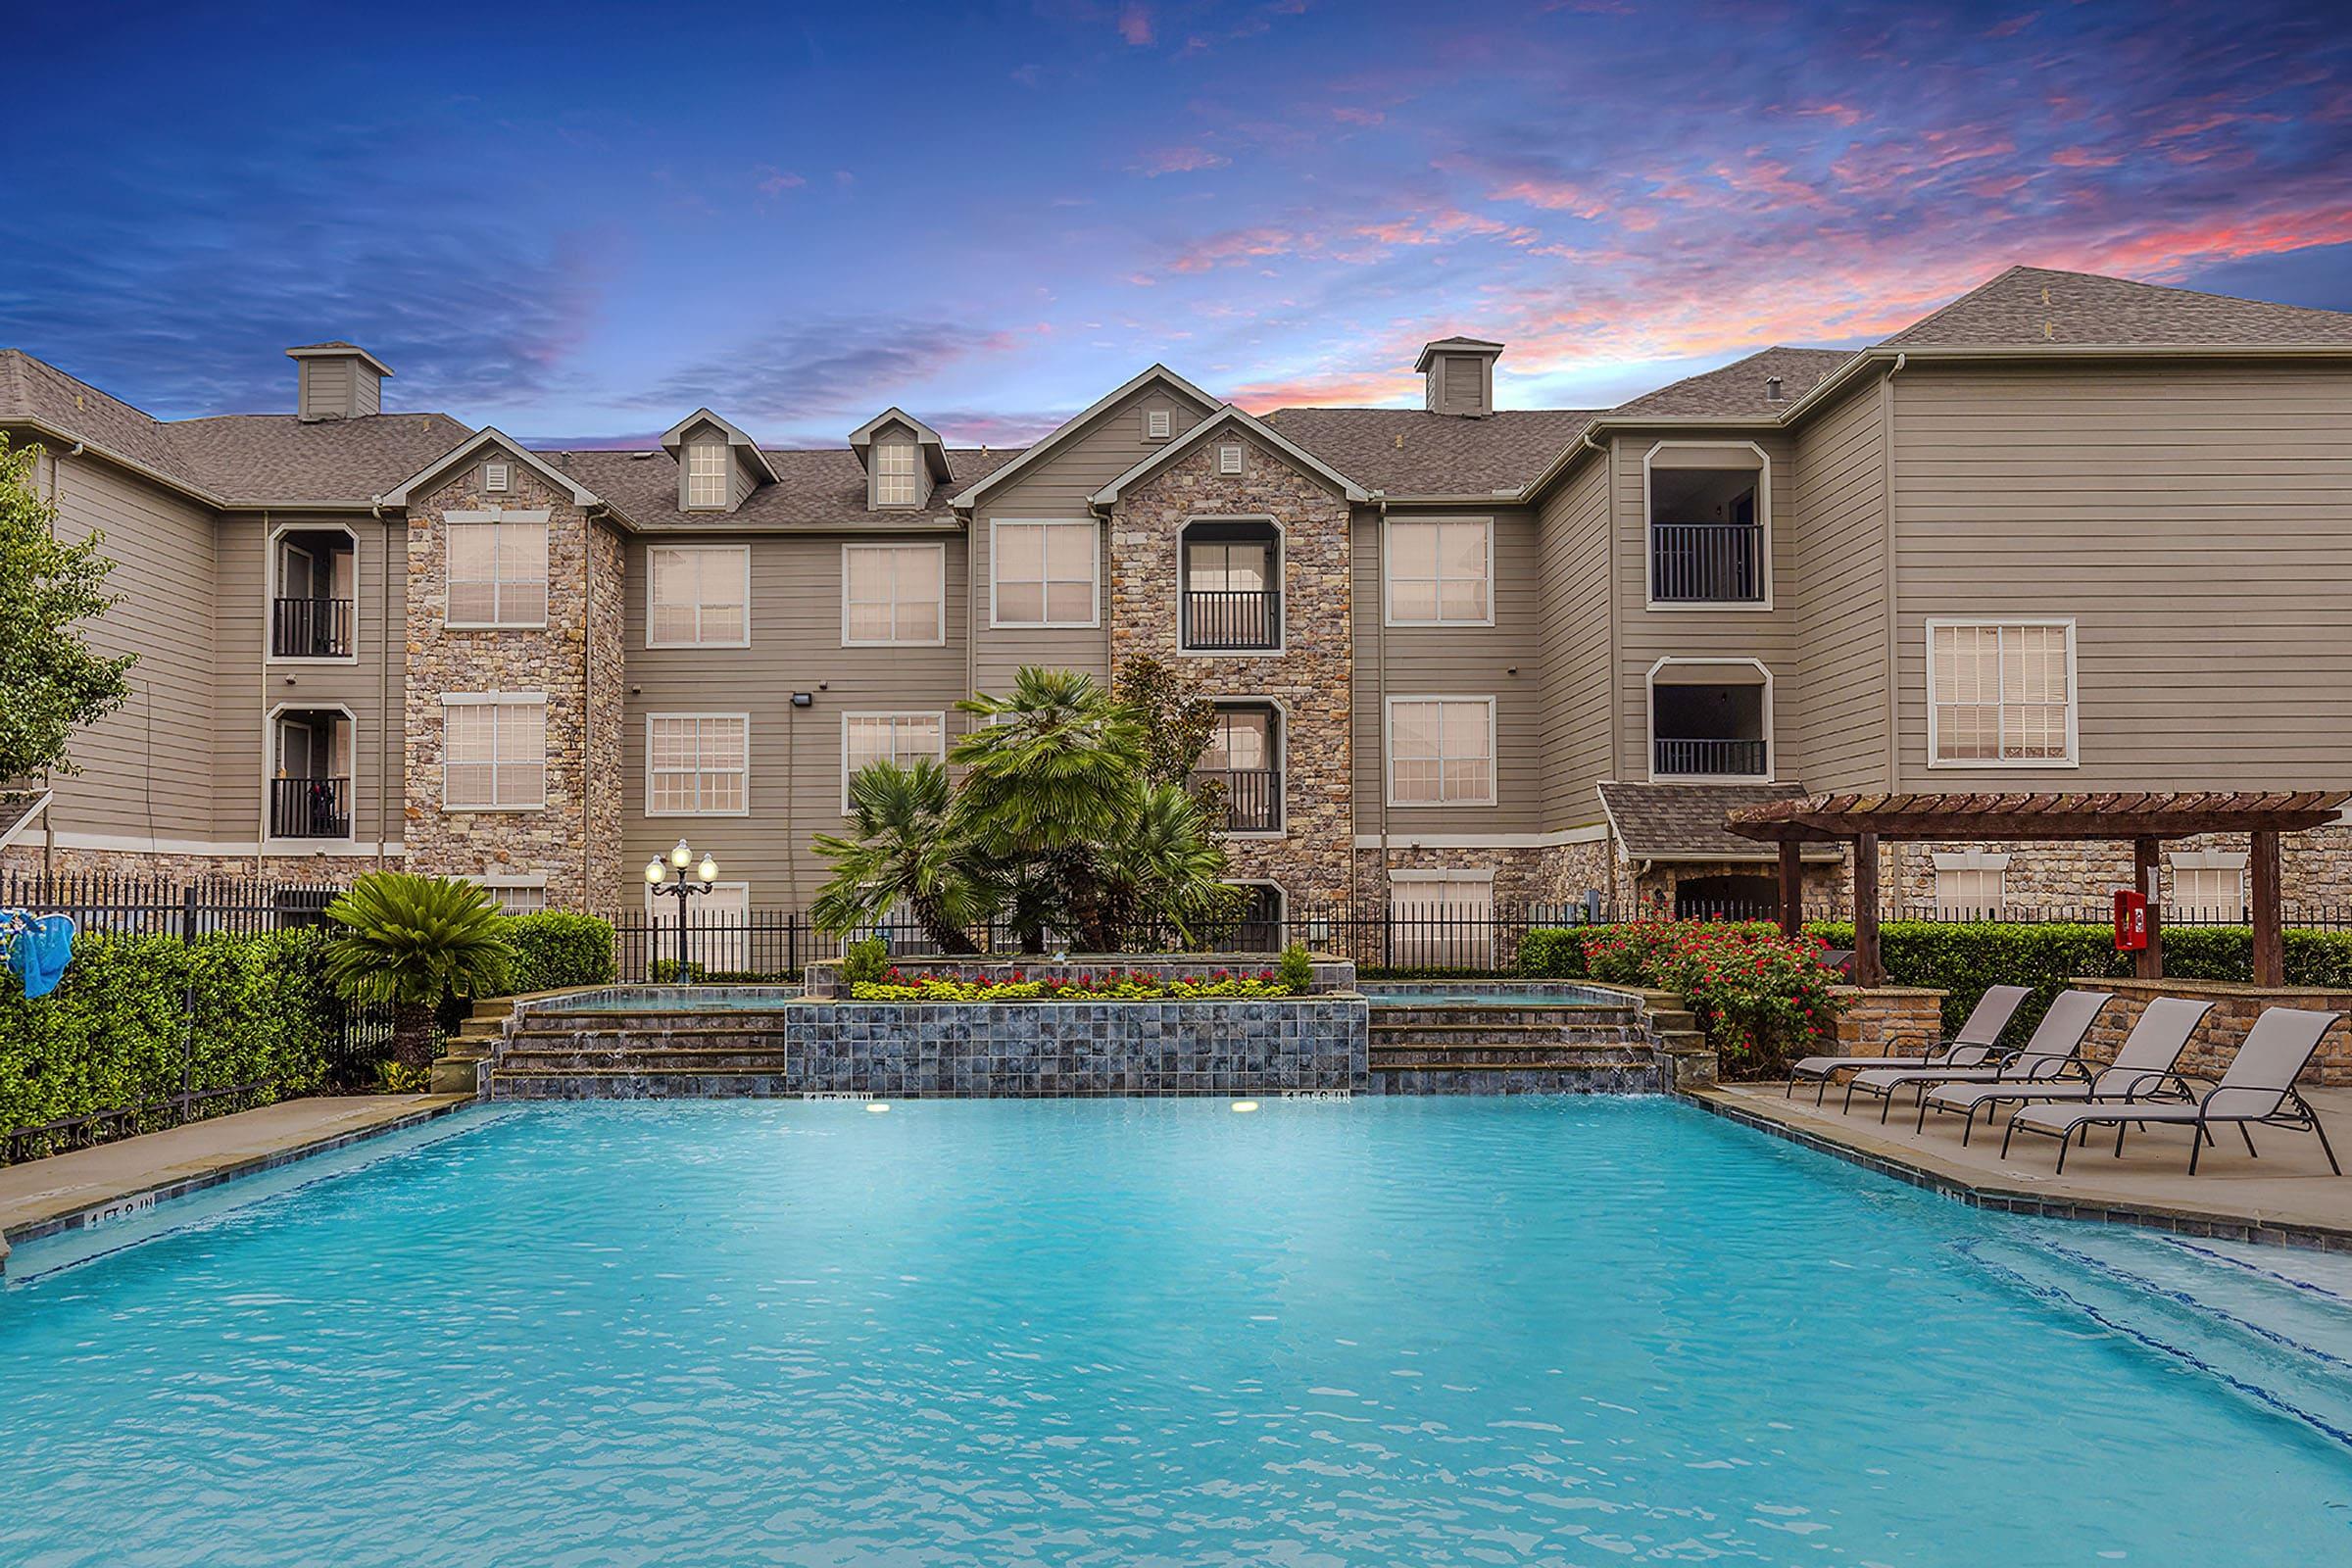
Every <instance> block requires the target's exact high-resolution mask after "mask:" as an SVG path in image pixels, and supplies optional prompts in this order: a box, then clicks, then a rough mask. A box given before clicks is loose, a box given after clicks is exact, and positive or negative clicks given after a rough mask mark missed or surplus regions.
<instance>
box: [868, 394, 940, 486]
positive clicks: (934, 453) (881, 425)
mask: <svg viewBox="0 0 2352 1568" xmlns="http://www.w3.org/2000/svg"><path fill="white" fill-rule="evenodd" d="M894 424H903V425H905V426H906V427H907V429H908V430H911V431H912V432H914V444H915V447H916V449H917V450H918V451H920V452H921V453H922V454H923V466H925V467H926V468H929V469H930V470H931V477H932V478H933V479H935V480H937V479H949V478H953V477H954V476H955V475H954V472H953V470H952V469H951V468H950V467H949V466H948V444H947V443H946V442H945V441H942V440H941V439H940V438H939V432H938V431H937V430H934V429H932V428H931V427H930V426H929V425H927V424H925V423H924V422H923V421H922V420H920V419H918V418H916V417H914V416H913V415H911V414H908V413H907V411H906V410H905V409H902V408H900V407H898V406H897V405H896V404H893V405H892V406H891V407H889V408H887V409H884V410H883V411H882V412H881V413H880V414H877V415H875V416H874V417H872V418H870V419H868V420H866V421H865V422H864V423H863V424H861V425H859V426H858V428H857V429H855V430H852V431H851V432H850V450H851V451H852V452H855V453H857V454H858V462H859V463H862V464H866V465H869V466H870V465H871V463H872V461H873V460H872V458H871V457H870V456H869V453H870V451H871V449H872V447H873V444H874V437H875V436H876V435H877V434H879V433H880V432H881V431H883V430H886V429H888V428H890V426H892V425H894Z"/></svg>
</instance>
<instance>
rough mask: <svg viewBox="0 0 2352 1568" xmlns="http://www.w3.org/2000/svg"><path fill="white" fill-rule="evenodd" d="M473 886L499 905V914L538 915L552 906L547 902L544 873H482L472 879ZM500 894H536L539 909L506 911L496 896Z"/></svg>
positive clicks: (545, 874)
mask: <svg viewBox="0 0 2352 1568" xmlns="http://www.w3.org/2000/svg"><path fill="white" fill-rule="evenodd" d="M473 885H474V886H475V887H477V888H480V889H481V890H482V891H483V892H484V893H487V894H489V895H490V897H491V899H492V900H493V901H494V902H498V903H499V906H500V907H499V912H500V913H501V914H512V913H516V912H521V913H527V914H539V913H544V912H545V911H546V910H548V909H549V908H551V907H553V906H551V905H550V904H548V902H547V873H546V872H545V871H526V872H520V873H515V872H506V873H499V874H493V873H490V872H484V873H483V874H482V875H480V876H477V877H475V878H473ZM501 893H536V894H538V895H539V907H538V908H537V909H528V910H521V911H515V910H511V909H508V908H507V907H505V904H504V902H503V901H500V900H499V899H498V896H499V895H500V894H501Z"/></svg>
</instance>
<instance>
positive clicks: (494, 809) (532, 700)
mask: <svg viewBox="0 0 2352 1568" xmlns="http://www.w3.org/2000/svg"><path fill="white" fill-rule="evenodd" d="M530 705H536V706H538V707H540V708H545V707H546V706H547V693H545V692H443V693H442V694H441V706H442V708H443V709H444V710H446V709H451V708H482V707H488V708H500V707H507V706H517V707H520V706H530ZM544 735H545V732H544V730H543V731H542V742H541V748H540V749H541V753H542V760H541V762H540V765H541V766H542V767H549V766H553V765H554V764H553V763H551V762H549V761H547V760H546V758H545V754H546V746H545V740H544ZM494 765H495V764H494ZM542 793H544V792H542ZM546 809H547V802H546V801H545V800H542V801H540V802H539V804H538V805H536V806H452V805H450V804H449V715H448V713H447V712H444V713H443V714H442V716H441V810H442V812H443V814H444V815H451V816H455V815H461V814H463V815H466V816H491V815H505V814H507V813H510V812H515V811H544V810H546Z"/></svg>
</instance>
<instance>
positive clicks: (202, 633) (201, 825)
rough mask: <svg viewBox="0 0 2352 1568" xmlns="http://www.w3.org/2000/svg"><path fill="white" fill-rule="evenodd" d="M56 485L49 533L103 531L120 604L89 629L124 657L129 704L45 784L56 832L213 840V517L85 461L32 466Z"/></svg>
mask: <svg viewBox="0 0 2352 1568" xmlns="http://www.w3.org/2000/svg"><path fill="white" fill-rule="evenodd" d="M41 468H42V473H41V479H42V481H43V483H44V485H46V484H48V483H50V482H52V481H54V483H55V485H56V496H57V511H58V531H59V533H60V534H61V536H63V537H66V538H80V537H82V536H83V535H85V534H86V533H87V532H88V531H89V530H90V529H91V528H97V529H99V530H101V531H103V532H104V534H105V535H106V543H105V551H106V554H107V556H108V557H110V558H111V559H112V560H113V561H114V562H115V563H116V566H115V571H114V574H113V576H112V577H111V578H109V579H108V586H109V587H110V589H111V590H112V591H113V592H115V593H117V594H120V595H122V596H123V603H121V604H119V605H117V606H116V607H115V608H114V609H113V610H111V611H109V612H108V613H106V614H105V615H103V616H101V617H100V618H99V619H97V620H96V621H94V622H92V623H91V624H90V627H89V638H90V642H91V644H92V645H93V646H94V647H95V648H96V649H97V650H98V651H99V652H101V653H104V654H124V653H133V654H136V655H138V656H139V661H138V662H137V663H136V664H134V665H133V666H132V667H131V671H130V686H131V696H130V701H129V702H128V703H127V704H126V705H124V706H123V708H122V709H120V710H118V711H115V712H114V713H112V714H109V715H108V716H107V717H105V718H103V719H101V720H99V721H98V722H97V723H96V724H94V725H92V726H91V727H90V728H88V729H86V730H83V731H82V732H80V733H79V734H77V735H76V736H74V738H73V743H72V748H71V756H72V758H73V761H74V763H75V764H76V765H77V766H78V767H79V768H80V770H81V771H80V772H79V773H77V774H73V775H60V776H59V777H58V779H57V780H56V791H57V804H56V806H55V808H54V809H52V811H51V813H50V822H51V826H52V827H54V828H55V829H56V830H57V831H59V832H61V833H63V832H73V833H89V834H105V835H110V836H123V837H130V838H137V839H142V840H144V839H147V838H150V837H153V838H159V839H174V840H203V839H208V838H210V837H211V834H212V790H213V782H212V781H213V767H214V733H215V718H214V714H215V698H214V691H213V684H214V673H215V672H214V627H213V618H212V616H213V599H214V592H215V589H214V541H213V527H214V524H213V515H212V514H211V513H210V512H208V511H206V510H205V509H203V508H202V507H199V506H196V505H195V504H193V503H191V502H188V501H185V500H182V499H180V498H179V497H176V496H174V495H172V494H171V493H169V492H167V491H164V490H161V489H159V488H157V487H155V486H153V485H150V484H148V483H147V482H146V481H145V480H142V479H138V478H135V477H132V476H131V475H129V474H126V473H124V472H123V470H121V469H119V468H115V467H113V466H109V465H107V464H105V463H102V462H100V461H98V460H97V459H95V458H87V457H84V458H52V459H51V460H49V461H47V462H44V463H43V464H42V465H41Z"/></svg>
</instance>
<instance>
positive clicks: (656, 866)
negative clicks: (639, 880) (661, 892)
mask: <svg viewBox="0 0 2352 1568" xmlns="http://www.w3.org/2000/svg"><path fill="white" fill-rule="evenodd" d="M668 874H669V873H668V872H666V871H664V870H663V869H662V857H660V856H659V855H657V856H655V857H654V858H652V859H650V860H648V861H646V862H645V880H646V882H647V883H648V884H649V885H650V886H653V887H657V888H658V887H660V886H661V885H662V878H663V877H664V876H666V875H668Z"/></svg>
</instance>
